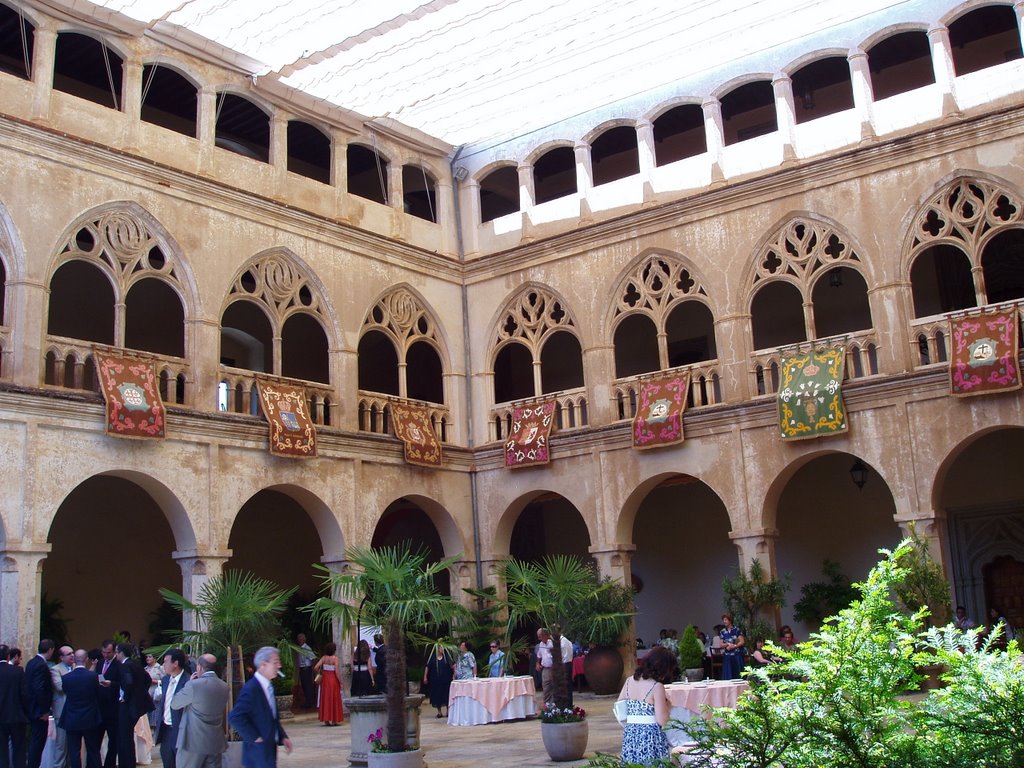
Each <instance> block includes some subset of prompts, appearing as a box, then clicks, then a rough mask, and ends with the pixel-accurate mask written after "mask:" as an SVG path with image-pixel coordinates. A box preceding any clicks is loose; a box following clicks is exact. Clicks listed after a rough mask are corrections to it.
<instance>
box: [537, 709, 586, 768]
mask: <svg viewBox="0 0 1024 768" xmlns="http://www.w3.org/2000/svg"><path fill="white" fill-rule="evenodd" d="M589 733H590V729H589V728H588V727H587V721H586V720H581V721H580V722H578V723H541V724H540V735H541V737H542V738H543V739H544V749H546V750H547V752H548V757H550V758H551V759H552V760H554V761H555V762H556V763H562V762H566V761H568V760H579V759H580V758H581V757H583V753H584V752H586V751H587V736H588V735H589Z"/></svg>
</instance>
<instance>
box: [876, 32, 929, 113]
mask: <svg viewBox="0 0 1024 768" xmlns="http://www.w3.org/2000/svg"><path fill="white" fill-rule="evenodd" d="M867 54H868V67H869V69H870V70H871V92H872V96H873V97H874V100H875V101H881V100H882V99H887V98H889V97H890V96H895V95H897V94H899V93H906V92H907V91H912V90H914V89H915V88H924V87H925V86H926V85H931V84H933V83H934V82H935V69H934V67H932V50H931V45H930V44H929V42H928V35H927V34H926V33H925V32H923V31H922V32H900V33H898V34H895V35H890V36H889V37H887V38H885V39H884V40H879V41H878V42H877V43H875V44H874V45H873V46H871V47H870V48H869V49H868V51H867Z"/></svg>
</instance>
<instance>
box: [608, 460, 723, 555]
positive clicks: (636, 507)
mask: <svg viewBox="0 0 1024 768" xmlns="http://www.w3.org/2000/svg"><path fill="white" fill-rule="evenodd" d="M679 477H683V478H691V479H692V480H694V481H695V482H698V483H702V484H703V485H706V486H707V487H708V489H709V490H710V491H711V492H712V493H713V494H715V496H717V497H718V499H719V500H720V501H722V503H723V506H725V509H726V514H728V512H729V508H728V505H727V504H726V498H727V497H725V496H723V495H722V493H721V490H720V489H718V488H716V487H715V486H714V485H712V484H711V483H710V482H709V481H708V480H707V479H706V478H703V477H696V476H694V475H690V474H689V473H687V472H659V473H657V474H654V475H651V476H650V477H647V478H645V479H644V480H641V481H640V482H639V483H638V484H637V485H636V487H635V488H633V490H632V491H630V493H629V495H628V496H627V497H626V500H625V501H624V502H623V503H622V508H621V509H620V510H619V514H618V517H617V518H616V521H615V526H614V530H615V541H616V542H619V543H622V544H632V543H633V528H634V526H635V524H636V517H637V514H638V513H639V511H640V506H641V505H642V504H643V502H644V499H646V498H647V496H648V495H649V494H650V493H651V491H653V490H654V489H655V488H657V487H658V486H660V485H661V484H662V483H664V482H665V481H666V480H671V479H673V478H679ZM729 527H730V529H736V528H737V521H734V520H733V519H732V518H731V516H730V518H729Z"/></svg>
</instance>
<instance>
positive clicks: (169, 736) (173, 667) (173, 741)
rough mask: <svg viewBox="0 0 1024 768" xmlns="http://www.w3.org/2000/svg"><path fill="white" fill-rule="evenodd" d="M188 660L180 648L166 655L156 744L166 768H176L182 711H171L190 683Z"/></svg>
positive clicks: (161, 681) (161, 683)
mask: <svg viewBox="0 0 1024 768" xmlns="http://www.w3.org/2000/svg"><path fill="white" fill-rule="evenodd" d="M187 666H188V659H187V658H186V657H185V652H184V651H182V650H181V649H180V648H172V649H171V650H169V651H168V652H167V653H165V654H164V676H163V678H162V679H161V680H160V692H161V696H160V717H159V718H157V721H156V743H157V744H159V745H160V760H161V762H163V764H164V768H175V766H176V761H175V750H176V748H177V744H178V725H179V724H180V723H181V710H173V709H171V699H173V698H174V696H175V694H176V693H178V691H180V690H181V689H182V688H184V687H185V685H186V684H187V683H188V675H186V674H185V667H187Z"/></svg>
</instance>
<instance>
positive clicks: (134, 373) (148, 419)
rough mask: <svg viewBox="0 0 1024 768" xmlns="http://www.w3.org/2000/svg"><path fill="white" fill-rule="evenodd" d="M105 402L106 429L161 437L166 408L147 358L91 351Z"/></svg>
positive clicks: (165, 422)
mask: <svg viewBox="0 0 1024 768" xmlns="http://www.w3.org/2000/svg"><path fill="white" fill-rule="evenodd" d="M93 356H94V358H95V360H96V371H97V374H98V376H99V380H100V391H101V392H103V399H104V400H105V401H106V403H107V418H106V425H105V426H106V432H107V434H108V435H117V436H118V437H141V438H158V439H159V438H162V437H164V429H165V427H166V424H167V419H166V415H167V414H166V411H165V410H164V403H163V400H162V399H161V398H160V388H159V387H158V386H157V384H156V382H157V377H156V369H155V368H154V367H153V363H152V362H151V361H149V360H141V359H139V358H136V357H128V356H125V355H118V356H114V355H108V354H106V353H102V352H100V351H98V350H95V351H94V352H93Z"/></svg>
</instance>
